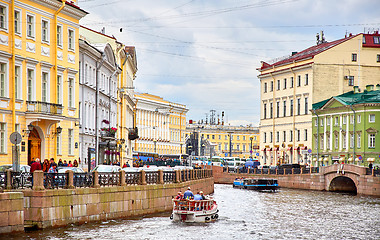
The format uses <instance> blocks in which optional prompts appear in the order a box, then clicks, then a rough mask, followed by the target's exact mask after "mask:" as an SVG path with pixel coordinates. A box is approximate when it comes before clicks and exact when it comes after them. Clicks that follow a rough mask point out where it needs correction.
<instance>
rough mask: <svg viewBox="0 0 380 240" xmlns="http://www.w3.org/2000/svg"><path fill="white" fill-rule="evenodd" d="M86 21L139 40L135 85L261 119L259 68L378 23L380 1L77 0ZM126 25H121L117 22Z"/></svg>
mask: <svg viewBox="0 0 380 240" xmlns="http://www.w3.org/2000/svg"><path fill="white" fill-rule="evenodd" d="M78 4H79V6H80V7H81V8H83V9H84V10H86V11H88V12H89V13H90V14H89V15H88V16H86V17H85V18H84V19H83V20H82V21H81V24H82V25H84V26H86V27H89V28H92V29H94V30H97V31H100V30H101V28H102V27H105V28H106V34H108V35H114V36H115V37H116V38H117V39H118V40H119V41H121V42H123V43H125V44H126V45H131V46H135V47H136V51H137V60H138V72H137V78H136V80H135V87H136V91H138V92H147V93H151V94H155V95H159V96H162V97H164V99H166V100H169V101H173V102H176V103H181V104H185V105H186V106H187V107H188V108H189V109H190V110H189V112H188V115H187V118H188V119H193V120H200V119H205V118H206V114H208V115H209V114H210V110H211V109H213V110H216V113H217V114H219V115H220V113H221V112H222V111H224V112H225V114H226V120H227V121H228V123H230V124H231V125H247V124H252V125H258V123H259V115H260V108H259V100H260V91H259V88H260V83H259V81H258V78H257V75H258V74H259V73H258V71H257V70H256V68H258V67H260V61H270V60H273V59H275V58H279V57H283V56H286V55H289V54H290V53H291V52H292V51H301V50H302V49H305V48H307V47H310V46H312V45H315V40H316V38H315V35H316V33H317V32H319V31H321V30H323V31H324V33H325V37H326V40H327V41H333V40H336V39H339V38H342V37H344V35H345V34H346V32H348V33H349V32H352V33H354V34H356V33H361V32H363V31H364V30H365V29H366V31H367V30H368V29H370V30H372V29H378V28H380V14H379V10H380V1H379V0H344V1H343V0H175V1H174V0H107V1H104V0H79V2H78ZM121 28H122V32H120V29H121Z"/></svg>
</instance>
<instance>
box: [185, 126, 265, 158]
mask: <svg viewBox="0 0 380 240" xmlns="http://www.w3.org/2000/svg"><path fill="white" fill-rule="evenodd" d="M259 143H260V139H259V130H258V128H257V127H250V126H246V127H243V126H229V125H208V124H195V123H194V124H193V123H191V124H188V125H187V126H186V145H187V154H189V155H193V156H205V157H210V156H219V157H239V158H243V159H248V158H250V157H251V156H252V157H253V158H258V156H257V153H259ZM189 146H191V147H190V148H189ZM251 151H252V153H251Z"/></svg>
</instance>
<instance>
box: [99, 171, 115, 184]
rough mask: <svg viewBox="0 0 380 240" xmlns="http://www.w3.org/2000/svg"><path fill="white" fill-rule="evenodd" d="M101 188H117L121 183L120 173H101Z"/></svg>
mask: <svg viewBox="0 0 380 240" xmlns="http://www.w3.org/2000/svg"><path fill="white" fill-rule="evenodd" d="M98 177H99V185H100V186H117V185H119V183H120V174H119V173H109V172H99V175H98Z"/></svg>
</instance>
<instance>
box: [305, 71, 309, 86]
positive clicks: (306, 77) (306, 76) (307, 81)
mask: <svg viewBox="0 0 380 240" xmlns="http://www.w3.org/2000/svg"><path fill="white" fill-rule="evenodd" d="M307 85H309V74H307V73H306V74H305V86H307Z"/></svg>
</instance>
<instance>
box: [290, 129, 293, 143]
mask: <svg viewBox="0 0 380 240" xmlns="http://www.w3.org/2000/svg"><path fill="white" fill-rule="evenodd" d="M290 141H291V142H293V130H290Z"/></svg>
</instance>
